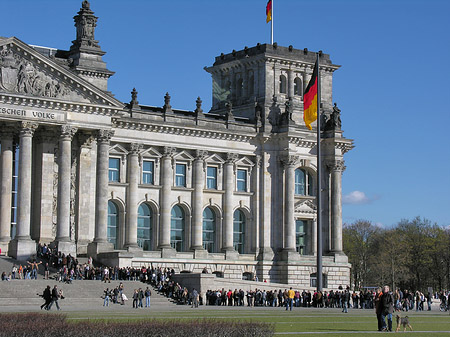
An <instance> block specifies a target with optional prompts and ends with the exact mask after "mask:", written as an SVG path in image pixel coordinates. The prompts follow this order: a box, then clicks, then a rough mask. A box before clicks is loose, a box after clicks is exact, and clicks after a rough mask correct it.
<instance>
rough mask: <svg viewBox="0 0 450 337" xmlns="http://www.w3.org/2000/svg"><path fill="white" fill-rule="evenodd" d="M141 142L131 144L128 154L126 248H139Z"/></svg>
mask: <svg viewBox="0 0 450 337" xmlns="http://www.w3.org/2000/svg"><path fill="white" fill-rule="evenodd" d="M141 148H142V145H141V144H136V143H133V144H131V145H130V152H129V154H128V190H127V192H128V193H127V196H128V197H127V221H126V226H127V227H126V236H125V248H127V249H128V250H130V249H138V248H139V247H138V244H137V221H138V201H139V200H138V184H139V176H140V174H139V173H140V172H139V157H138V154H139V151H140V149H141Z"/></svg>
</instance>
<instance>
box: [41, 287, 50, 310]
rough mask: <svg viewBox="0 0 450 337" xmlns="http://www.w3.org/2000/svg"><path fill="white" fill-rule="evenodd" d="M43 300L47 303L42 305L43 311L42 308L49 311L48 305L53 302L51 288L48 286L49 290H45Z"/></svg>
mask: <svg viewBox="0 0 450 337" xmlns="http://www.w3.org/2000/svg"><path fill="white" fill-rule="evenodd" d="M42 298H43V299H44V301H45V303H44V304H42V305H41V310H42V308H45V310H48V305H49V304H50V302H51V301H52V291H51V288H50V286H47V288H45V289H44V292H43V293H42Z"/></svg>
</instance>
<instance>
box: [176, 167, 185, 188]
mask: <svg viewBox="0 0 450 337" xmlns="http://www.w3.org/2000/svg"><path fill="white" fill-rule="evenodd" d="M175 186H180V187H186V165H185V164H177V165H176V167H175Z"/></svg>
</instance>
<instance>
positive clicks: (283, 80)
mask: <svg viewBox="0 0 450 337" xmlns="http://www.w3.org/2000/svg"><path fill="white" fill-rule="evenodd" d="M286 83H287V81H286V76H284V75H280V94H286V93H287V86H286Z"/></svg>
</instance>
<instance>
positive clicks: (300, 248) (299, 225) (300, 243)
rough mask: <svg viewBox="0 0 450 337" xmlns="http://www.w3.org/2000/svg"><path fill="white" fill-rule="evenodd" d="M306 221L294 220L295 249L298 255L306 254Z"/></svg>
mask: <svg viewBox="0 0 450 337" xmlns="http://www.w3.org/2000/svg"><path fill="white" fill-rule="evenodd" d="M306 224H307V221H306V220H295V248H296V250H297V252H298V253H300V255H305V254H306V232H305V229H306Z"/></svg>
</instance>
